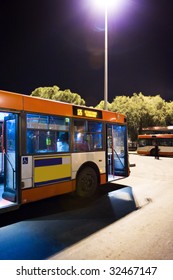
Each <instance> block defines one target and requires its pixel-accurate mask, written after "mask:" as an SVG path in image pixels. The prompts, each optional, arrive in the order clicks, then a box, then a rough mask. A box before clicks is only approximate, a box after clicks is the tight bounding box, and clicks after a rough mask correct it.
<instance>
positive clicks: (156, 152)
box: [155, 144, 159, 159]
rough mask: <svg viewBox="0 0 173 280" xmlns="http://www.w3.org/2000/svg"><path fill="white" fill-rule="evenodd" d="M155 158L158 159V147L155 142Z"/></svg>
mask: <svg viewBox="0 0 173 280" xmlns="http://www.w3.org/2000/svg"><path fill="white" fill-rule="evenodd" d="M155 159H159V147H158V145H157V144H156V145H155Z"/></svg>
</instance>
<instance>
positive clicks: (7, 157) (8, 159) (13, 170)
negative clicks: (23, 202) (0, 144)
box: [4, 153, 16, 190]
mask: <svg viewBox="0 0 173 280" xmlns="http://www.w3.org/2000/svg"><path fill="white" fill-rule="evenodd" d="M4 156H5V157H6V159H7V161H8V163H9V165H10V167H11V169H12V172H13V190H14V189H15V185H14V180H15V172H16V171H15V169H14V167H13V165H12V163H11V161H10V158H9V156H8V155H7V153H4Z"/></svg>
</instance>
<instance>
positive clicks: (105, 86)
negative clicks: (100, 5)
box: [104, 1, 108, 110]
mask: <svg viewBox="0 0 173 280" xmlns="http://www.w3.org/2000/svg"><path fill="white" fill-rule="evenodd" d="M104 55H105V59H104V110H107V103H108V7H107V2H106V1H105V54H104Z"/></svg>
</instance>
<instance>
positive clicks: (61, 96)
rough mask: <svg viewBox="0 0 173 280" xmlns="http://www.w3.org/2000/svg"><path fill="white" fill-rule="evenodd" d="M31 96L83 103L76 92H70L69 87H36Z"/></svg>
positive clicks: (77, 103)
mask: <svg viewBox="0 0 173 280" xmlns="http://www.w3.org/2000/svg"><path fill="white" fill-rule="evenodd" d="M31 96H37V97H41V98H45V99H52V100H57V101H62V102H67V103H73V104H76V105H85V100H84V99H82V98H81V96H80V95H79V94H77V93H72V92H71V91H70V89H65V90H64V91H63V90H60V88H59V87H58V86H53V87H39V88H36V89H35V90H34V91H33V92H32V93H31Z"/></svg>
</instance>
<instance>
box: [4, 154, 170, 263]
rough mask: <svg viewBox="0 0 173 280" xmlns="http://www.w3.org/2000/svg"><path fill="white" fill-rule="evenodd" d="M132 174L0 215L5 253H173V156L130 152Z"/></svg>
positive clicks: (165, 256) (77, 255)
mask: <svg viewBox="0 0 173 280" xmlns="http://www.w3.org/2000/svg"><path fill="white" fill-rule="evenodd" d="M130 163H135V164H136V166H135V167H132V168H131V176H130V177H129V178H126V179H123V180H119V181H117V182H116V183H114V184H108V185H106V186H103V187H101V189H100V192H99V193H98V195H97V196H96V197H94V198H92V199H90V200H81V199H77V198H74V197H73V196H71V195H63V196H59V197H56V198H53V199H47V200H44V201H40V202H37V203H33V204H28V205H25V206H22V207H21V208H20V209H19V210H17V211H15V212H11V213H6V214H3V215H1V216H0V259H1V260H18V259H21V260H22V259H23V260H33V259H35V260H43V259H173V237H172V236H173V218H172V213H173V203H172V202H173V201H172V200H173V187H172V184H173V183H172V182H173V173H172V167H173V159H172V158H161V159H160V160H155V159H153V158H149V157H140V156H137V155H133V154H132V155H130Z"/></svg>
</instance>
